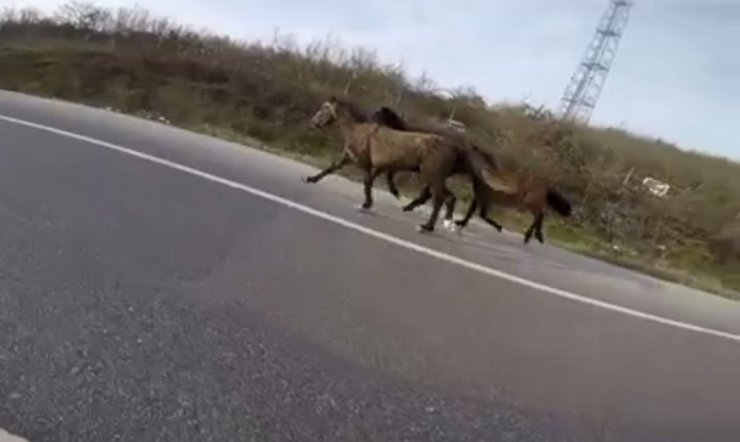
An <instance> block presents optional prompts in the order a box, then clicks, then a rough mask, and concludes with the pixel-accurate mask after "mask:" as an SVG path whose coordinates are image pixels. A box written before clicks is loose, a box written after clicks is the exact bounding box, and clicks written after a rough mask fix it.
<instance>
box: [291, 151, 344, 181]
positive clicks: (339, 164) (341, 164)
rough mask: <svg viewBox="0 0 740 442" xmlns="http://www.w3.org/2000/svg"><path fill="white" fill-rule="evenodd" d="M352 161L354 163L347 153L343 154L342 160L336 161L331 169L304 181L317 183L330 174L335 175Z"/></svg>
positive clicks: (328, 168)
mask: <svg viewBox="0 0 740 442" xmlns="http://www.w3.org/2000/svg"><path fill="white" fill-rule="evenodd" d="M350 161H352V158H350V156H349V155H348V154H347V152H342V156H341V158H339V159H338V160H336V161H334V162H333V163H332V164H331V165H330V166H329V167H327V168H326V169H324V170H322V171H321V172H319V173H317V174H316V175H312V176H308V177H305V178H304V179H303V180H304V181H305V182H307V183H317V182H318V181H319V180H321V179H322V178H324V177H325V176H327V175H329V174H330V173H334V172H336V171H337V170H339V169H341V168H342V167H344V166H346V165H347V164H349V163H350Z"/></svg>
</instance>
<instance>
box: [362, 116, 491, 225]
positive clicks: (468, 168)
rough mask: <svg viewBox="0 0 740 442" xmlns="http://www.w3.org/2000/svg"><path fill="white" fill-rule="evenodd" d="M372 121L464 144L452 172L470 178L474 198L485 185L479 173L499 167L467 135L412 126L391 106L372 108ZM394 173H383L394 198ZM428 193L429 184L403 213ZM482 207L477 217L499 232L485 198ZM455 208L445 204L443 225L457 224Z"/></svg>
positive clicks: (410, 209) (425, 198) (434, 127)
mask: <svg viewBox="0 0 740 442" xmlns="http://www.w3.org/2000/svg"><path fill="white" fill-rule="evenodd" d="M370 118H371V120H372V121H374V122H376V123H378V124H381V125H384V126H388V127H390V128H392V129H395V130H400V131H414V132H426V133H433V134H437V135H440V136H444V137H448V138H450V139H451V140H453V141H454V142H455V143H456V144H458V145H461V146H465V148H466V151H465V152H464V153H465V155H460V156H459V157H458V161H457V162H456V163H455V168H454V172H453V174H456V175H467V176H469V177H470V180H471V184H472V186H473V198H475V199H478V198H477V197H476V195H478V194H481V192H482V191H483V189H484V188H485V187H486V186H487V184H486V183H485V181H484V179H483V177H482V175H481V174H480V173H481V172H482V171H484V170H491V169H498V168H499V165H498V163H497V162H496V159H495V158H494V157H493V155H492V154H491V153H490V152H487V151H486V150H485V149H482V148H480V147H479V146H477V145H475V144H474V143H471V142H470V141H469V140H467V137H466V136H465V135H464V134H461V133H460V132H457V131H453V130H450V129H446V128H442V127H438V126H411V125H409V124H408V123H406V121H405V120H404V119H403V118H401V116H400V115H398V114H397V113H396V112H395V111H394V110H393V109H391V108H389V107H386V106H382V107H381V108H380V109H378V110H377V111H375V112H374V113H373V114H372V116H371V117H370ZM394 177H395V173H394V172H392V171H389V172H387V173H386V179H387V183H388V184H387V186H388V190H389V191H390V192H391V193H392V194H393V195H394V196H395V197H396V198H398V197H399V192H398V189H397V188H396V185H395V182H394ZM430 197H431V194H430V192H429V188H428V187H424V188H423V189H422V190H421V192H420V193H419V195H418V196H417V197H416V198H415V199H414V200H412V201H411V202H410V203H408V204H407V205H406V206H404V207H403V211H404V212H411V211H413V210H414V209H416V208H417V207H419V206H421V205H422V204H424V203H426V202H427V201H428V200H429V198H430ZM480 204H481V207H482V209H481V210H480V212H479V216H480V217H481V219H483V220H484V221H485V222H486V223H487V224H489V225H490V226H492V227H494V228H495V229H496V230H498V231H499V232H500V231H501V230H502V229H503V227H502V226H501V224H499V223H497V222H496V221H494V220H493V219H491V218H490V217H489V216H488V201H487V200H486V199H485V198H484V199H483V200H482V202H481V203H480ZM453 215H454V208H450V207H449V206H448V207H447V212H446V213H445V216H444V226H445V227H446V228H449V229H452V228H454V226H455V225H456V224H455V223H454V222H453V219H452V217H453Z"/></svg>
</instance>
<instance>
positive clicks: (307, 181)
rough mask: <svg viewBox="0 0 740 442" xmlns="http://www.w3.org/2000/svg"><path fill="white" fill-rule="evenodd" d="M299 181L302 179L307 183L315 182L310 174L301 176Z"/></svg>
mask: <svg viewBox="0 0 740 442" xmlns="http://www.w3.org/2000/svg"><path fill="white" fill-rule="evenodd" d="M301 181H303V182H304V183H309V184H314V183H315V182H316V180H314V179H312V178H311V177H310V176H305V177H303V178H301Z"/></svg>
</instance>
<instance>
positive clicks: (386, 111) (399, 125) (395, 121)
mask: <svg viewBox="0 0 740 442" xmlns="http://www.w3.org/2000/svg"><path fill="white" fill-rule="evenodd" d="M370 120H371V121H372V122H374V123H377V124H379V125H381V126H387V127H390V128H391V129H395V130H401V131H408V125H407V124H406V121H404V119H403V118H402V117H401V116H400V115H398V114H397V113H396V111H394V110H393V109H391V108H389V107H386V106H381V108H380V109H378V110H377V111H375V112H373V114H372V116H371V117H370Z"/></svg>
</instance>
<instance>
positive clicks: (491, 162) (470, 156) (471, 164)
mask: <svg viewBox="0 0 740 442" xmlns="http://www.w3.org/2000/svg"><path fill="white" fill-rule="evenodd" d="M463 155H464V156H465V159H466V160H467V163H468V170H469V172H470V174H471V175H472V178H473V179H474V180H476V181H478V182H482V183H484V184H485V185H486V186H487V187H488V188H490V189H491V190H494V191H497V192H503V193H506V194H514V193H516V191H517V189H516V188H515V187H512V183H509V182H507V181H505V180H502V179H500V178H498V177H497V173H496V172H497V170H498V164H496V161H495V159H494V158H493V155H491V154H488V153H487V152H485V151H483V150H479V149H476V148H473V149H465V150H464V151H463Z"/></svg>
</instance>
